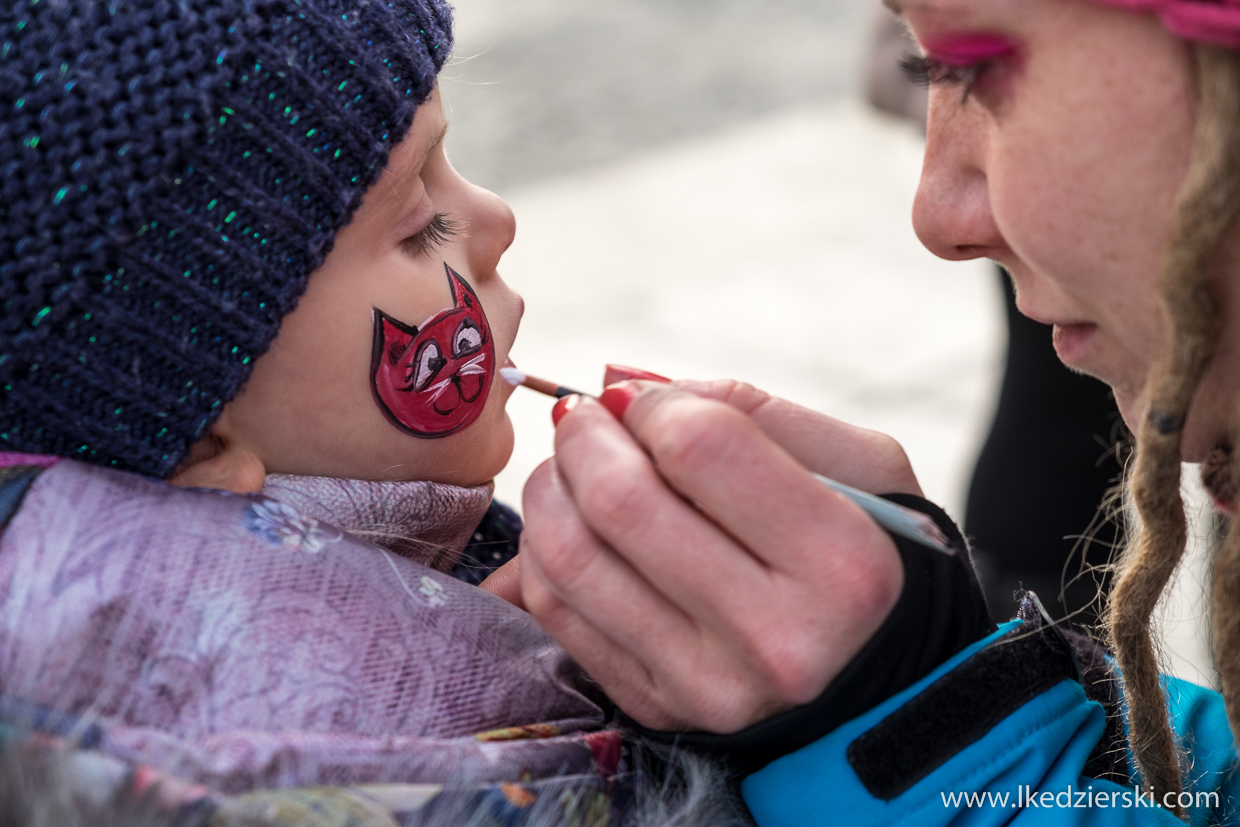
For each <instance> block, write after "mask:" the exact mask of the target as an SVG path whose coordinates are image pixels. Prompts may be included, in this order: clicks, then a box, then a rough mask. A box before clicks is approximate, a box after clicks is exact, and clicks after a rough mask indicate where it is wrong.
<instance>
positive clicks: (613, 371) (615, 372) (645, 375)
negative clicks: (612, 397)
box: [607, 365, 672, 385]
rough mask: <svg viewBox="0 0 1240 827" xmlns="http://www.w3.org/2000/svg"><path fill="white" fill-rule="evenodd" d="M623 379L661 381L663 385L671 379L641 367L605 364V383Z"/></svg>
mask: <svg viewBox="0 0 1240 827" xmlns="http://www.w3.org/2000/svg"><path fill="white" fill-rule="evenodd" d="M625 379H644V380H646V381H647V382H661V383H663V384H665V385H666V384H668V383H670V382H671V381H672V380H671V379H668V378H667V377H666V376H660V375H659V374H657V373H651V372H650V371H648V370H642V369H641V368H630V367H625V366H624V365H608V366H607V384H609V385H610V384H613V383H615V382H623V381H624V380H625Z"/></svg>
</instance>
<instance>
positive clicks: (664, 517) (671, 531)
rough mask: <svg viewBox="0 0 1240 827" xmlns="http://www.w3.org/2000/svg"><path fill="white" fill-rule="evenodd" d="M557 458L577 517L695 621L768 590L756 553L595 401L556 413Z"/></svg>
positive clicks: (713, 618) (723, 619)
mask: <svg viewBox="0 0 1240 827" xmlns="http://www.w3.org/2000/svg"><path fill="white" fill-rule="evenodd" d="M738 416H739V415H738ZM555 463H556V465H555V467H556V470H557V473H558V477H559V480H561V481H562V483H563V484H564V485H565V486H567V489H568V490H567V492H566V495H567V497H568V498H569V499H571V504H572V508H573V509H574V513H575V514H576V515H579V516H578V519H580V520H581V521H582V522H583V523H584V524H585V525H586V526H587V527H588V528H589V530H590V531H591V532H592V533H593V534H594V535H596V536H598V537H600V538H602V540H603V541H604V542H605V543H606V544H607V546H608V547H609V548H611V549H613V550H615V552H617V553H619V554H620V555H621V556H622V557H623V558H624V560H625V562H626V564H627V565H630V566H632V567H633V568H634V569H635V570H636V571H637V572H639V573H640V576H641V577H642V578H643V579H644V580H645V581H646V582H648V583H649V584H651V588H653V589H656V590H658V591H660V592H661V593H662V594H663V595H664V596H665V597H666V598H667V599H668V600H669V602H671V603H673V604H675V605H676V606H678V607H679V608H680V609H681V610H683V611H684V612H685V613H686V614H687V615H689V616H690V617H693V618H695V619H697V621H698V622H699V623H710V624H719V623H727V622H730V619H731V616H732V615H733V614H734V613H735V612H736V611H737V610H739V608H740V606H741V604H748V603H749V602H750V601H751V596H752V595H753V594H755V593H762V594H765V593H766V592H768V591H770V590H771V589H773V583H772V582H771V578H770V573H769V572H768V571H766V570H765V566H764V564H763V563H762V562H761V560H759V559H758V558H756V557H755V556H754V555H753V554H752V553H751V552H750V551H749V550H747V549H745V548H743V547H742V546H739V545H737V544H736V543H735V542H734V540H733V539H732V538H731V537H729V536H728V534H727V533H726V532H724V531H722V530H720V528H719V527H718V525H716V524H715V523H714V522H712V521H711V519H710V518H709V517H708V516H707V515H705V514H703V513H702V512H701V511H700V510H698V509H697V508H695V507H694V506H693V505H692V504H691V503H689V502H687V501H686V500H685V499H684V498H683V497H682V496H681V495H679V494H677V493H676V492H675V491H673V490H672V489H670V488H669V487H668V486H667V484H666V482H665V481H664V480H663V478H662V477H661V476H660V475H659V473H658V472H657V471H656V470H655V467H654V465H653V464H652V463H651V460H650V457H649V456H648V455H647V454H646V452H645V451H644V450H643V449H642V447H641V446H640V445H638V444H637V442H635V441H634V439H633V437H632V435H630V434H629V433H628V431H627V430H625V428H624V427H623V426H622V425H621V424H620V423H619V422H617V421H616V419H615V417H613V416H612V415H611V413H609V412H608V411H607V410H606V409H605V408H603V406H602V405H600V404H599V403H598V402H596V401H594V400H590V399H585V400H582V402H581V403H580V404H579V405H577V406H576V407H575V408H574V409H573V410H572V411H571V413H570V414H569V415H566V416H565V417H564V418H563V419H561V421H560V425H559V427H558V428H557V429H556V460H555ZM526 491H527V496H528V493H529V491H530V488H529V485H528V484H527V488H526ZM527 512H528V509H527ZM561 516H563V517H564V518H567V517H568V516H569V515H568V514H564V515H561ZM603 582H604V581H600V585H602V584H603Z"/></svg>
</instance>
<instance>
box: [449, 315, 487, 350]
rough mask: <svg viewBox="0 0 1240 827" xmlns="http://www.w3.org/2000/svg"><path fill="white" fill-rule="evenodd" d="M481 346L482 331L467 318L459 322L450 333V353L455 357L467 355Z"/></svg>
mask: <svg viewBox="0 0 1240 827" xmlns="http://www.w3.org/2000/svg"><path fill="white" fill-rule="evenodd" d="M480 347H482V331H481V330H479V329H478V326H477V325H476V324H474V323H473V322H471V321H470V320H469V319H466V320H465V321H463V322H461V325H460V327H458V328H457V329H456V333H454V334H453V335H452V353H453V354H454V355H455V356H456V357H458V358H459V357H461V356H468V355H469V354H471V353H473V352H474V351H475V350H477V349H478V348H480Z"/></svg>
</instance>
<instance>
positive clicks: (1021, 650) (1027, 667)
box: [847, 598, 1080, 801]
mask: <svg viewBox="0 0 1240 827" xmlns="http://www.w3.org/2000/svg"><path fill="white" fill-rule="evenodd" d="M1035 600H1036V598H1035ZM1039 608H1040V607H1039ZM1039 625H1041V628H1038V626H1039ZM1031 627H1032V628H1031ZM1079 674H1080V673H1079V670H1078V668H1077V663H1076V659H1075V658H1074V656H1073V653H1072V649H1071V647H1069V646H1068V643H1067V641H1066V640H1064V637H1063V635H1062V634H1061V633H1060V632H1059V630H1058V629H1057V628H1055V626H1054V625H1050V624H1045V625H1042V624H1039V622H1038V621H1037V620H1032V621H1028V620H1027V622H1025V623H1024V624H1022V625H1021V626H1019V627H1017V628H1016V629H1013V630H1012V631H1011V632H1009V633H1008V634H1006V635H1004V636H1003V637H1002V638H1000V639H999V640H997V641H995V642H994V643H993V644H991V645H990V646H988V647H986V648H985V649H983V650H981V651H980V652H978V653H977V654H975V655H974V656H973V657H971V658H969V659H968V660H966V661H965V662H964V663H962V664H960V666H958V667H956V668H955V669H953V670H952V671H951V672H949V673H948V674H946V675H944V676H943V677H941V678H939V679H938V680H937V681H935V682H934V683H932V684H931V685H930V686H928V687H927V688H926V689H925V691H923V692H921V693H920V694H919V695H917V696H916V697H915V698H913V699H912V700H910V701H909V702H908V703H907V704H905V705H904V706H902V707H900V708H899V709H898V710H896V711H895V712H894V713H892V714H891V715H889V716H887V717H886V718H884V719H883V721H882V722H881V723H880V724H878V725H877V726H875V727H874V728H873V729H870V730H868V731H867V732H865V733H863V734H862V735H861V736H859V737H858V738H857V739H856V740H855V741H853V742H852V744H850V745H849V747H848V752H847V755H848V763H850V764H851V765H852V768H853V770H854V771H855V772H856V773H857V777H858V778H859V779H860V780H861V783H862V784H864V785H865V788H866V789H867V790H869V791H870V794H871V795H873V796H874V797H875V798H879V799H882V800H884V801H890V800H891V799H893V798H896V797H897V796H899V795H901V794H903V793H904V792H906V791H908V790H909V789H910V788H911V787H912V786H913V785H915V784H916V783H917V782H919V781H921V780H922V779H923V778H925V777H926V776H928V775H929V774H930V773H932V772H934V771H935V770H936V769H938V768H939V767H940V766H942V765H943V764H944V763H946V762H947V761H948V760H949V759H950V758H952V757H953V756H955V755H956V754H958V753H959V752H960V751H961V750H963V749H964V748H965V747H967V746H969V745H970V744H972V743H974V742H976V741H978V740H979V739H981V738H982V737H983V736H985V735H986V733H988V732H990V730H992V729H993V728H994V727H995V726H996V725H997V724H998V723H999V722H1000V721H1002V720H1003V719H1004V718H1006V717H1008V716H1009V715H1011V714H1012V713H1013V712H1015V711H1016V710H1017V709H1019V708H1020V707H1021V706H1023V705H1024V704H1025V703H1027V702H1028V701H1030V700H1032V699H1033V698H1034V697H1036V696H1037V695H1039V694H1041V693H1042V692H1045V691H1046V690H1047V689H1050V688H1051V687H1052V686H1054V685H1055V684H1057V683H1059V682H1060V681H1063V680H1078V679H1079Z"/></svg>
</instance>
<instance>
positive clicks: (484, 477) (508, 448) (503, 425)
mask: <svg viewBox="0 0 1240 827" xmlns="http://www.w3.org/2000/svg"><path fill="white" fill-rule="evenodd" d="M477 424H478V427H483V423H482V422H479V423H477ZM488 430H489V431H490V433H488V434H487V435H486V437H485V438H482V434H480V433H479V434H475V435H474V437H475V441H474V444H472V445H471V446H470V447H469V449H468V453H469V454H470V455H471V456H468V457H466V458H465V460H464V462H463V463H462V467H461V469H460V470H461V472H462V473H461V474H459V476H458V479H459V480H460V482H458V483H457V484H458V485H465V486H469V485H484V484H486V483H490V482H492V481H493V480H494V479H495V476H496V474H498V473H499V472H500V471H503V470H504V468H505V467H506V466H507V465H508V460H510V459H512V448H513V443H514V441H515V435H514V434H513V429H512V420H511V419H509V418H508V413H507V412H506V411H503V412H501V415H500V417H499V421H498V422H496V423H495V424H494V425H492V426H491V427H490V428H489V429H488ZM454 476H457V475H454Z"/></svg>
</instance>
